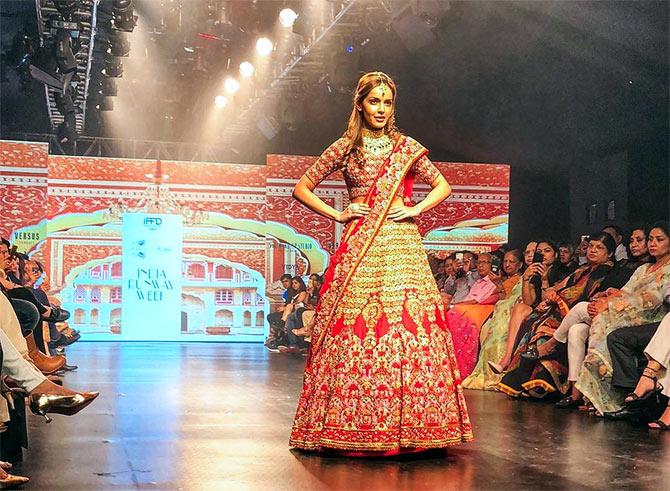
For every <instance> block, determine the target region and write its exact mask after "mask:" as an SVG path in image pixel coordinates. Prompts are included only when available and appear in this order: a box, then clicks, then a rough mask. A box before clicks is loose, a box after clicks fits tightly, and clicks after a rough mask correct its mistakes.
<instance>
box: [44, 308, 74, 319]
mask: <svg viewBox="0 0 670 491" xmlns="http://www.w3.org/2000/svg"><path fill="white" fill-rule="evenodd" d="M69 318H70V312H68V311H67V310H65V309H61V308H60V307H51V315H49V316H48V317H47V316H44V315H43V316H42V320H43V321H45V322H65V321H66V320H68V319H69Z"/></svg>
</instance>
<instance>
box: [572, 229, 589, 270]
mask: <svg viewBox="0 0 670 491" xmlns="http://www.w3.org/2000/svg"><path fill="white" fill-rule="evenodd" d="M588 248H589V236H588V235H582V236H581V237H580V238H579V245H578V246H577V248H576V249H575V255H574V260H575V261H577V266H583V265H585V264H586V263H587V262H588V261H587V260H586V251H587V250H588Z"/></svg>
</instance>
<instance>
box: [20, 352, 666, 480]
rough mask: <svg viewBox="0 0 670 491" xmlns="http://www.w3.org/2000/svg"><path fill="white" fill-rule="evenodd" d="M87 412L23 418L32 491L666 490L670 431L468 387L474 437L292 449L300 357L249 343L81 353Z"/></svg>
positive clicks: (24, 468)
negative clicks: (415, 444) (445, 445)
mask: <svg viewBox="0 0 670 491" xmlns="http://www.w3.org/2000/svg"><path fill="white" fill-rule="evenodd" d="M68 360H69V362H70V363H76V364H78V365H79V367H80V368H79V370H78V371H77V372H75V373H71V374H68V375H67V376H66V385H67V386H70V387H72V388H76V389H90V390H99V391H101V392H102V394H101V396H100V397H99V398H98V400H97V401H95V402H94V403H93V404H92V405H91V406H90V407H89V408H87V409H86V410H84V411H83V412H82V413H81V414H79V415H77V416H73V417H69V418H68V417H64V416H54V421H53V423H51V424H49V425H46V424H44V422H43V421H42V420H40V419H38V418H37V417H32V416H31V417H30V426H29V436H30V448H29V450H28V451H26V452H25V454H24V455H25V463H24V464H22V465H18V466H17V468H16V471H17V473H23V474H25V475H27V476H29V477H30V478H31V482H30V483H29V484H28V486H27V489H45V490H46V489H49V490H56V489H68V490H84V489H86V490H89V489H184V490H191V489H194V490H196V489H213V490H214V489H215V490H234V489H254V490H255V489H258V490H272V489H281V490H283V489H286V490H289V489H290V490H301V491H305V490H312V489H343V490H345V489H346V490H357V489H364V490H366V491H371V490H377V489H379V490H391V489H408V490H410V489H440V490H450V489H454V490H468V489H487V490H489V489H490V490H504V489H551V490H553V489H570V490H574V489H594V490H595V489H636V490H654V491H658V490H662V489H670V484H669V483H670V465H668V462H670V433H668V432H666V433H665V434H661V433H659V432H652V431H649V430H646V429H644V428H635V427H631V426H629V425H628V424H626V423H619V422H606V421H603V420H602V419H599V418H595V417H593V416H588V415H585V414H579V413H567V412H561V411H558V410H556V409H554V408H553V407H552V406H551V405H549V404H543V403H529V402H517V401H512V400H510V399H508V398H507V397H505V396H504V395H502V394H498V393H491V392H480V391H467V393H466V398H467V401H468V404H469V407H470V412H471V416H472V420H473V423H474V427H475V438H476V441H475V442H473V443H471V444H468V445H463V446H461V447H456V448H453V449H450V450H448V451H447V452H446V453H444V454H437V455H430V456H423V457H420V458H417V457H415V458H412V459H409V458H405V459H398V460H361V459H348V458H333V457H330V458H324V457H319V456H316V455H305V454H302V453H300V452H296V451H290V450H289V449H288V447H287V439H288V434H289V430H290V427H291V422H292V418H293V413H294V410H295V404H296V400H297V396H298V391H299V388H300V383H301V371H302V365H303V363H304V358H302V357H300V356H294V355H282V354H273V353H269V352H268V351H266V350H265V349H264V348H263V347H262V346H260V345H254V344H214V343H211V344H208V343H192V344H187V343H184V344H179V343H78V344H76V345H74V346H72V347H71V348H70V349H69V350H68Z"/></svg>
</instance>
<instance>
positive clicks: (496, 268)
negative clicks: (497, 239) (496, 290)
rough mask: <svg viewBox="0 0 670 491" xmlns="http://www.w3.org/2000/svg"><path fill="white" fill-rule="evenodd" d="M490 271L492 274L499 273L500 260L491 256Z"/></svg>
mask: <svg viewBox="0 0 670 491" xmlns="http://www.w3.org/2000/svg"><path fill="white" fill-rule="evenodd" d="M491 271H492V272H493V273H494V274H498V273H499V272H500V259H499V258H497V257H495V256H493V258H492V259H491Z"/></svg>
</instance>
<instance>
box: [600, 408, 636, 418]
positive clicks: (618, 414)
mask: <svg viewBox="0 0 670 491" xmlns="http://www.w3.org/2000/svg"><path fill="white" fill-rule="evenodd" d="M639 415H640V412H639V411H631V410H630V409H628V408H627V407H624V408H621V409H619V410H618V411H613V412H611V413H605V414H603V417H604V418H605V419H612V420H616V421H628V420H631V419H635V418H637V417H639Z"/></svg>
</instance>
